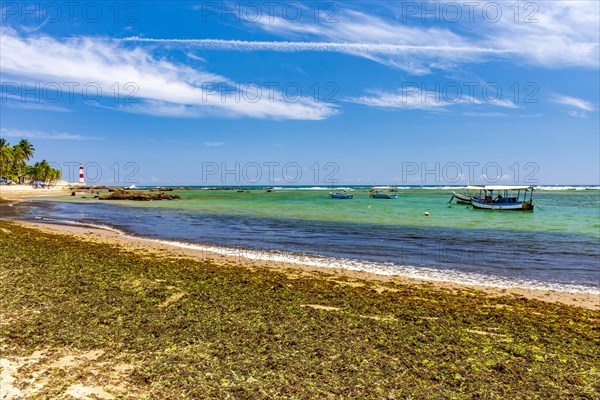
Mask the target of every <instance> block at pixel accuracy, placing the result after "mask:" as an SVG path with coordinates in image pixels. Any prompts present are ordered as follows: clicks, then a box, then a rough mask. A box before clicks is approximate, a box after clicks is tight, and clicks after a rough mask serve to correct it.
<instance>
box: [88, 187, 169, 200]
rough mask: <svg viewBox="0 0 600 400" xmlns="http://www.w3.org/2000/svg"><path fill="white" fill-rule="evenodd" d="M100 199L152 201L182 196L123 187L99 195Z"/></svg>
mask: <svg viewBox="0 0 600 400" xmlns="http://www.w3.org/2000/svg"><path fill="white" fill-rule="evenodd" d="M98 198H99V199H100V200H134V201H150V200H174V199H179V198H180V197H179V196H177V195H173V194H166V193H164V192H158V193H156V192H154V193H149V192H130V191H125V190H123V189H114V190H113V191H112V192H111V193H109V194H106V195H104V196H100V197H98Z"/></svg>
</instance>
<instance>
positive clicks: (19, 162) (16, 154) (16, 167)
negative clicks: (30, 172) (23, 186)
mask: <svg viewBox="0 0 600 400" xmlns="http://www.w3.org/2000/svg"><path fill="white" fill-rule="evenodd" d="M11 153H12V170H11V174H12V175H15V176H16V177H17V180H18V181H19V183H22V182H23V178H24V174H25V166H26V165H25V152H24V150H23V148H22V147H19V145H15V146H13V147H12V151H11Z"/></svg>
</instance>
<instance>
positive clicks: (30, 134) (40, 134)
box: [0, 128, 100, 140]
mask: <svg viewBox="0 0 600 400" xmlns="http://www.w3.org/2000/svg"><path fill="white" fill-rule="evenodd" d="M0 133H1V135H2V136H4V137H14V138H20V139H49V140H97V139H100V138H99V137H92V136H82V135H76V134H72V133H66V132H45V131H37V130H35V131H32V130H24V129H11V128H2V129H0Z"/></svg>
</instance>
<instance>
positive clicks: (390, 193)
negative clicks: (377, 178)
mask: <svg viewBox="0 0 600 400" xmlns="http://www.w3.org/2000/svg"><path fill="white" fill-rule="evenodd" d="M369 197H370V198H372V199H395V198H397V197H398V190H396V187H395V186H391V187H390V186H385V187H373V188H371V190H370V191H369Z"/></svg>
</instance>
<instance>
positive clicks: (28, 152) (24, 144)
mask: <svg viewBox="0 0 600 400" xmlns="http://www.w3.org/2000/svg"><path fill="white" fill-rule="evenodd" d="M15 147H18V148H20V149H21V151H22V152H23V159H24V160H25V161H29V159H30V158H31V157H33V153H35V147H33V144H31V142H30V141H29V140H27V139H21V140H20V141H19V143H17V145H16V146H15Z"/></svg>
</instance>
